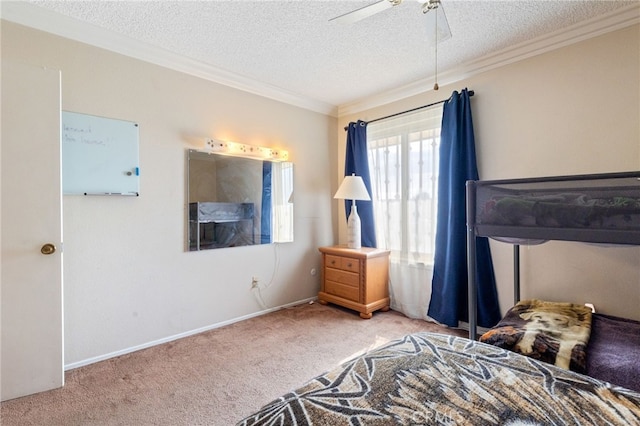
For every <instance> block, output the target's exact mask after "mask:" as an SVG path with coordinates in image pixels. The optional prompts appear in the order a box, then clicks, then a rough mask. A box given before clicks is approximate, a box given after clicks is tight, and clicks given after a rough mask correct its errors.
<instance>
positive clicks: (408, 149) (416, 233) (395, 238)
mask: <svg viewBox="0 0 640 426" xmlns="http://www.w3.org/2000/svg"><path fill="white" fill-rule="evenodd" d="M441 121H442V105H441V104H440V105H436V106H433V107H430V108H426V109H423V110H419V111H417V112H411V113H406V114H402V115H400V116H397V117H393V118H389V119H385V120H380V121H376V122H374V123H370V124H369V125H368V126H367V147H368V150H369V167H370V173H371V189H372V192H373V194H372V198H373V209H374V216H375V223H376V237H377V239H378V247H379V248H385V249H388V250H391V260H390V262H391V264H390V270H389V291H390V295H391V308H392V309H394V310H396V311H400V312H402V313H404V314H405V315H407V316H408V317H410V318H422V319H428V317H427V309H428V307H429V298H430V297H431V278H432V274H433V252H434V245H435V230H436V203H437V187H438V147H439V144H440V124H441Z"/></svg>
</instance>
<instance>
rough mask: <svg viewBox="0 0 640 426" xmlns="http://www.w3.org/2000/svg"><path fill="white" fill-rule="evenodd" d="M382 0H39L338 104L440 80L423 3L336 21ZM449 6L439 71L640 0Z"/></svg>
mask: <svg viewBox="0 0 640 426" xmlns="http://www.w3.org/2000/svg"><path fill="white" fill-rule="evenodd" d="M373 2H375V0H368V1H350V0H343V1H333V0H325V1H309V0H307V1H302V0H298V1H286V0H282V1H244V0H234V1H153V2H149V1H109V2H106V1H30V3H32V4H35V5H37V6H39V7H42V8H45V9H48V10H50V11H54V12H57V13H59V14H63V15H67V16H70V17H73V18H76V19H78V20H82V21H85V22H87V23H90V24H92V26H97V27H102V29H107V30H110V31H113V32H115V33H119V34H120V35H124V36H126V37H128V38H130V39H132V40H135V41H136V42H143V43H145V44H147V45H151V46H155V47H156V48H158V47H160V48H162V49H165V50H167V51H170V52H172V53H174V54H179V55H181V56H184V57H186V58H189V59H190V60H196V61H198V62H201V63H204V64H208V65H211V66H213V67H215V68H216V69H219V70H223V71H226V72H229V73H232V74H235V75H238V76H242V77H245V78H247V79H251V80H255V81H256V82H259V83H262V84H265V85H267V86H269V87H271V88H274V89H277V90H280V89H281V90H283V91H284V92H286V93H290V94H294V95H295V96H300V97H304V98H308V99H312V100H314V101H319V102H322V103H325V104H327V105H331V106H341V105H345V104H349V103H353V102H357V101H359V100H361V99H365V98H367V97H370V96H372V95H375V94H379V93H381V92H385V91H392V90H395V89H397V88H399V87H402V86H406V85H409V84H414V83H415V82H420V81H424V82H425V84H426V82H427V81H430V85H432V84H433V83H432V82H433V75H434V69H435V65H434V59H435V55H434V51H433V49H432V48H431V47H429V40H430V39H431V38H432V37H431V34H427V25H426V17H425V15H423V14H422V11H421V3H420V2H418V1H416V0H405V1H404V2H403V3H402V4H400V5H398V6H396V7H392V8H389V9H387V10H385V11H383V12H381V13H378V14H376V15H374V16H372V17H369V18H366V19H364V20H362V21H359V22H356V23H352V24H340V23H336V22H332V21H330V19H331V18H334V17H336V16H339V15H341V14H344V13H346V12H348V11H351V10H354V9H357V8H360V7H363V6H365V5H367V4H371V3H373ZM442 4H443V7H444V10H445V13H446V16H447V20H448V22H449V26H450V28H451V33H452V37H451V38H450V39H449V40H446V41H444V42H441V43H440V44H439V45H438V70H439V75H443V74H444V75H446V72H447V70H450V69H453V68H458V69H459V68H460V66H461V64H462V65H463V64H466V63H471V62H474V61H476V62H477V61H478V60H481V59H482V58H484V57H487V56H491V55H495V54H496V53H497V52H503V51H505V49H509V48H512V47H514V46H518V45H522V44H523V43H526V42H528V41H531V40H536V39H539V38H541V37H543V36H545V35H548V34H551V33H555V32H558V31H560V30H563V29H566V28H568V27H571V26H574V25H575V24H578V23H580V22H583V21H587V20H590V19H595V18H601V17H603V16H604V17H606V16H607V14H610V13H615V12H616V11H619V10H623V9H620V8H627V9H629V8H631V9H634V10H635V11H637V10H640V9H639V8H637V7H635V8H634V5H635V6H638V4H639V2H638V0H632V1H614V0H607V1H593V0H589V1H582V0H563V1H554V0H538V1H496V0H493V1H486V0H485V1H483V0H474V1H460V0H442ZM634 13H635V12H634ZM636 22H637V20H636ZM93 28H95V27H93ZM89 31H90V30H89ZM463 71H464V70H463ZM430 85H429V86H428V87H430Z"/></svg>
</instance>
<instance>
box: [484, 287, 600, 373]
mask: <svg viewBox="0 0 640 426" xmlns="http://www.w3.org/2000/svg"><path fill="white" fill-rule="evenodd" d="M590 335H591V309H590V308H588V307H586V306H583V305H578V304H573V303H559V302H547V301H543V300H537V299H531V300H522V301H520V302H518V303H517V304H516V305H515V306H514V307H512V308H511V309H509V311H508V312H507V313H506V315H505V316H504V318H503V319H502V320H500V322H499V323H498V324H497V325H496V326H495V327H493V328H492V329H491V330H489V331H488V332H486V333H485V334H483V335H482V336H481V337H480V341H481V342H484V343H488V344H491V345H494V346H498V347H501V348H504V349H508V350H511V351H513V352H517V353H520V354H523V355H526V356H529V357H531V358H535V359H537V360H540V361H544V362H547V363H550V364H554V365H556V366H558V367H561V368H564V369H567V370H573V371H577V372H579V373H584V372H585V370H586V359H587V354H586V348H587V343H588V342H589V336H590Z"/></svg>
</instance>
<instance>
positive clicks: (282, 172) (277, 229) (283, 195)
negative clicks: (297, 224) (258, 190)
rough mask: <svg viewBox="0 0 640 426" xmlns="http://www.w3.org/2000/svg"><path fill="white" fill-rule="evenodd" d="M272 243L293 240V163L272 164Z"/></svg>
mask: <svg viewBox="0 0 640 426" xmlns="http://www.w3.org/2000/svg"><path fill="white" fill-rule="evenodd" d="M271 170H272V172H271V176H272V182H273V185H272V189H271V202H272V205H273V209H274V212H273V221H274V223H273V242H275V243H281V242H290V241H291V240H292V238H293V163H273V164H272V169H271Z"/></svg>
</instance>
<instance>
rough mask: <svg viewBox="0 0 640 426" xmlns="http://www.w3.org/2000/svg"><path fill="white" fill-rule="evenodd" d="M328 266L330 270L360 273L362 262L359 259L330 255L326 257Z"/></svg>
mask: <svg viewBox="0 0 640 426" xmlns="http://www.w3.org/2000/svg"><path fill="white" fill-rule="evenodd" d="M326 262H327V266H328V267H330V268H336V269H344V270H345V271H351V272H355V273H356V274H357V273H358V272H360V262H359V261H358V259H354V258H351V257H340V256H332V255H330V254H328V255H327V256H326Z"/></svg>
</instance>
